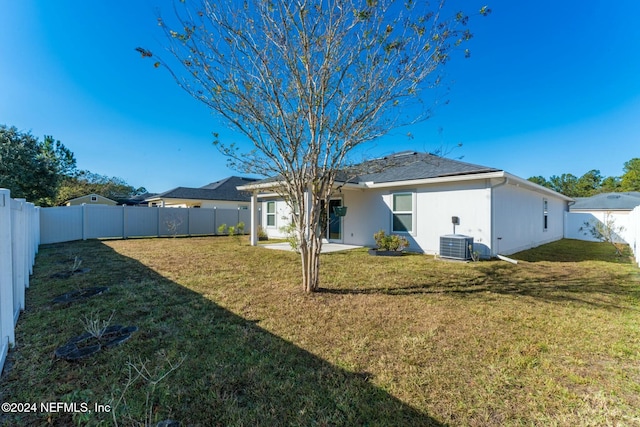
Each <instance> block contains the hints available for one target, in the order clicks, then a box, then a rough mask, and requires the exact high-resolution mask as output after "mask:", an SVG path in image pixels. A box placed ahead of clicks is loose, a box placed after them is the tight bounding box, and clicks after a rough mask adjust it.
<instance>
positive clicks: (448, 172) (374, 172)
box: [349, 151, 501, 183]
mask: <svg viewBox="0 0 640 427" xmlns="http://www.w3.org/2000/svg"><path fill="white" fill-rule="evenodd" d="M354 168H355V171H356V172H359V173H358V176H357V177H356V178H353V179H350V180H349V182H375V183H383V182H394V181H410V180H418V179H427V178H439V177H445V176H456V175H469V174H476V173H488V172H499V171H501V169H495V168H491V167H486V166H479V165H474V164H471V163H466V162H461V161H459V160H452V159H447V158H444V157H439V156H436V155H433V154H429V153H417V152H413V151H409V152H403V153H397V154H394V155H391V156H387V157H384V158H383V159H376V160H371V161H368V162H364V163H362V164H360V165H357V166H355V167H354Z"/></svg>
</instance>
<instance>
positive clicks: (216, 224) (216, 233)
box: [213, 206, 218, 236]
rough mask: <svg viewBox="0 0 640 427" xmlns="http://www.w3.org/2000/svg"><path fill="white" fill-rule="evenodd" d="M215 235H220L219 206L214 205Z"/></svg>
mask: <svg viewBox="0 0 640 427" xmlns="http://www.w3.org/2000/svg"><path fill="white" fill-rule="evenodd" d="M213 235H214V236H217V235H218V208H217V207H216V206H214V207H213Z"/></svg>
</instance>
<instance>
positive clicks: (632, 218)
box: [627, 206, 640, 266]
mask: <svg viewBox="0 0 640 427" xmlns="http://www.w3.org/2000/svg"><path fill="white" fill-rule="evenodd" d="M628 236H629V241H628V242H627V243H629V246H631V250H632V251H633V254H634V255H635V257H636V262H637V263H638V266H640V206H636V208H635V209H634V210H632V211H631V213H630V214H629V230H628Z"/></svg>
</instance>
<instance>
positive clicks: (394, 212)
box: [390, 191, 416, 235]
mask: <svg viewBox="0 0 640 427" xmlns="http://www.w3.org/2000/svg"><path fill="white" fill-rule="evenodd" d="M400 195H409V196H411V210H410V211H397V210H395V196H400ZM390 202H391V206H390V208H391V232H392V233H404V234H411V235H413V234H414V232H415V229H416V223H415V219H416V197H415V193H414V192H413V191H398V192H396V193H391V200H390ZM396 215H411V229H410V230H396V229H395V227H394V218H395V216H396Z"/></svg>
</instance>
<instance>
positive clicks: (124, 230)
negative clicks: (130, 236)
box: [122, 205, 127, 239]
mask: <svg viewBox="0 0 640 427" xmlns="http://www.w3.org/2000/svg"><path fill="white" fill-rule="evenodd" d="M122 238H123V239H126V238H127V205H122Z"/></svg>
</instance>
